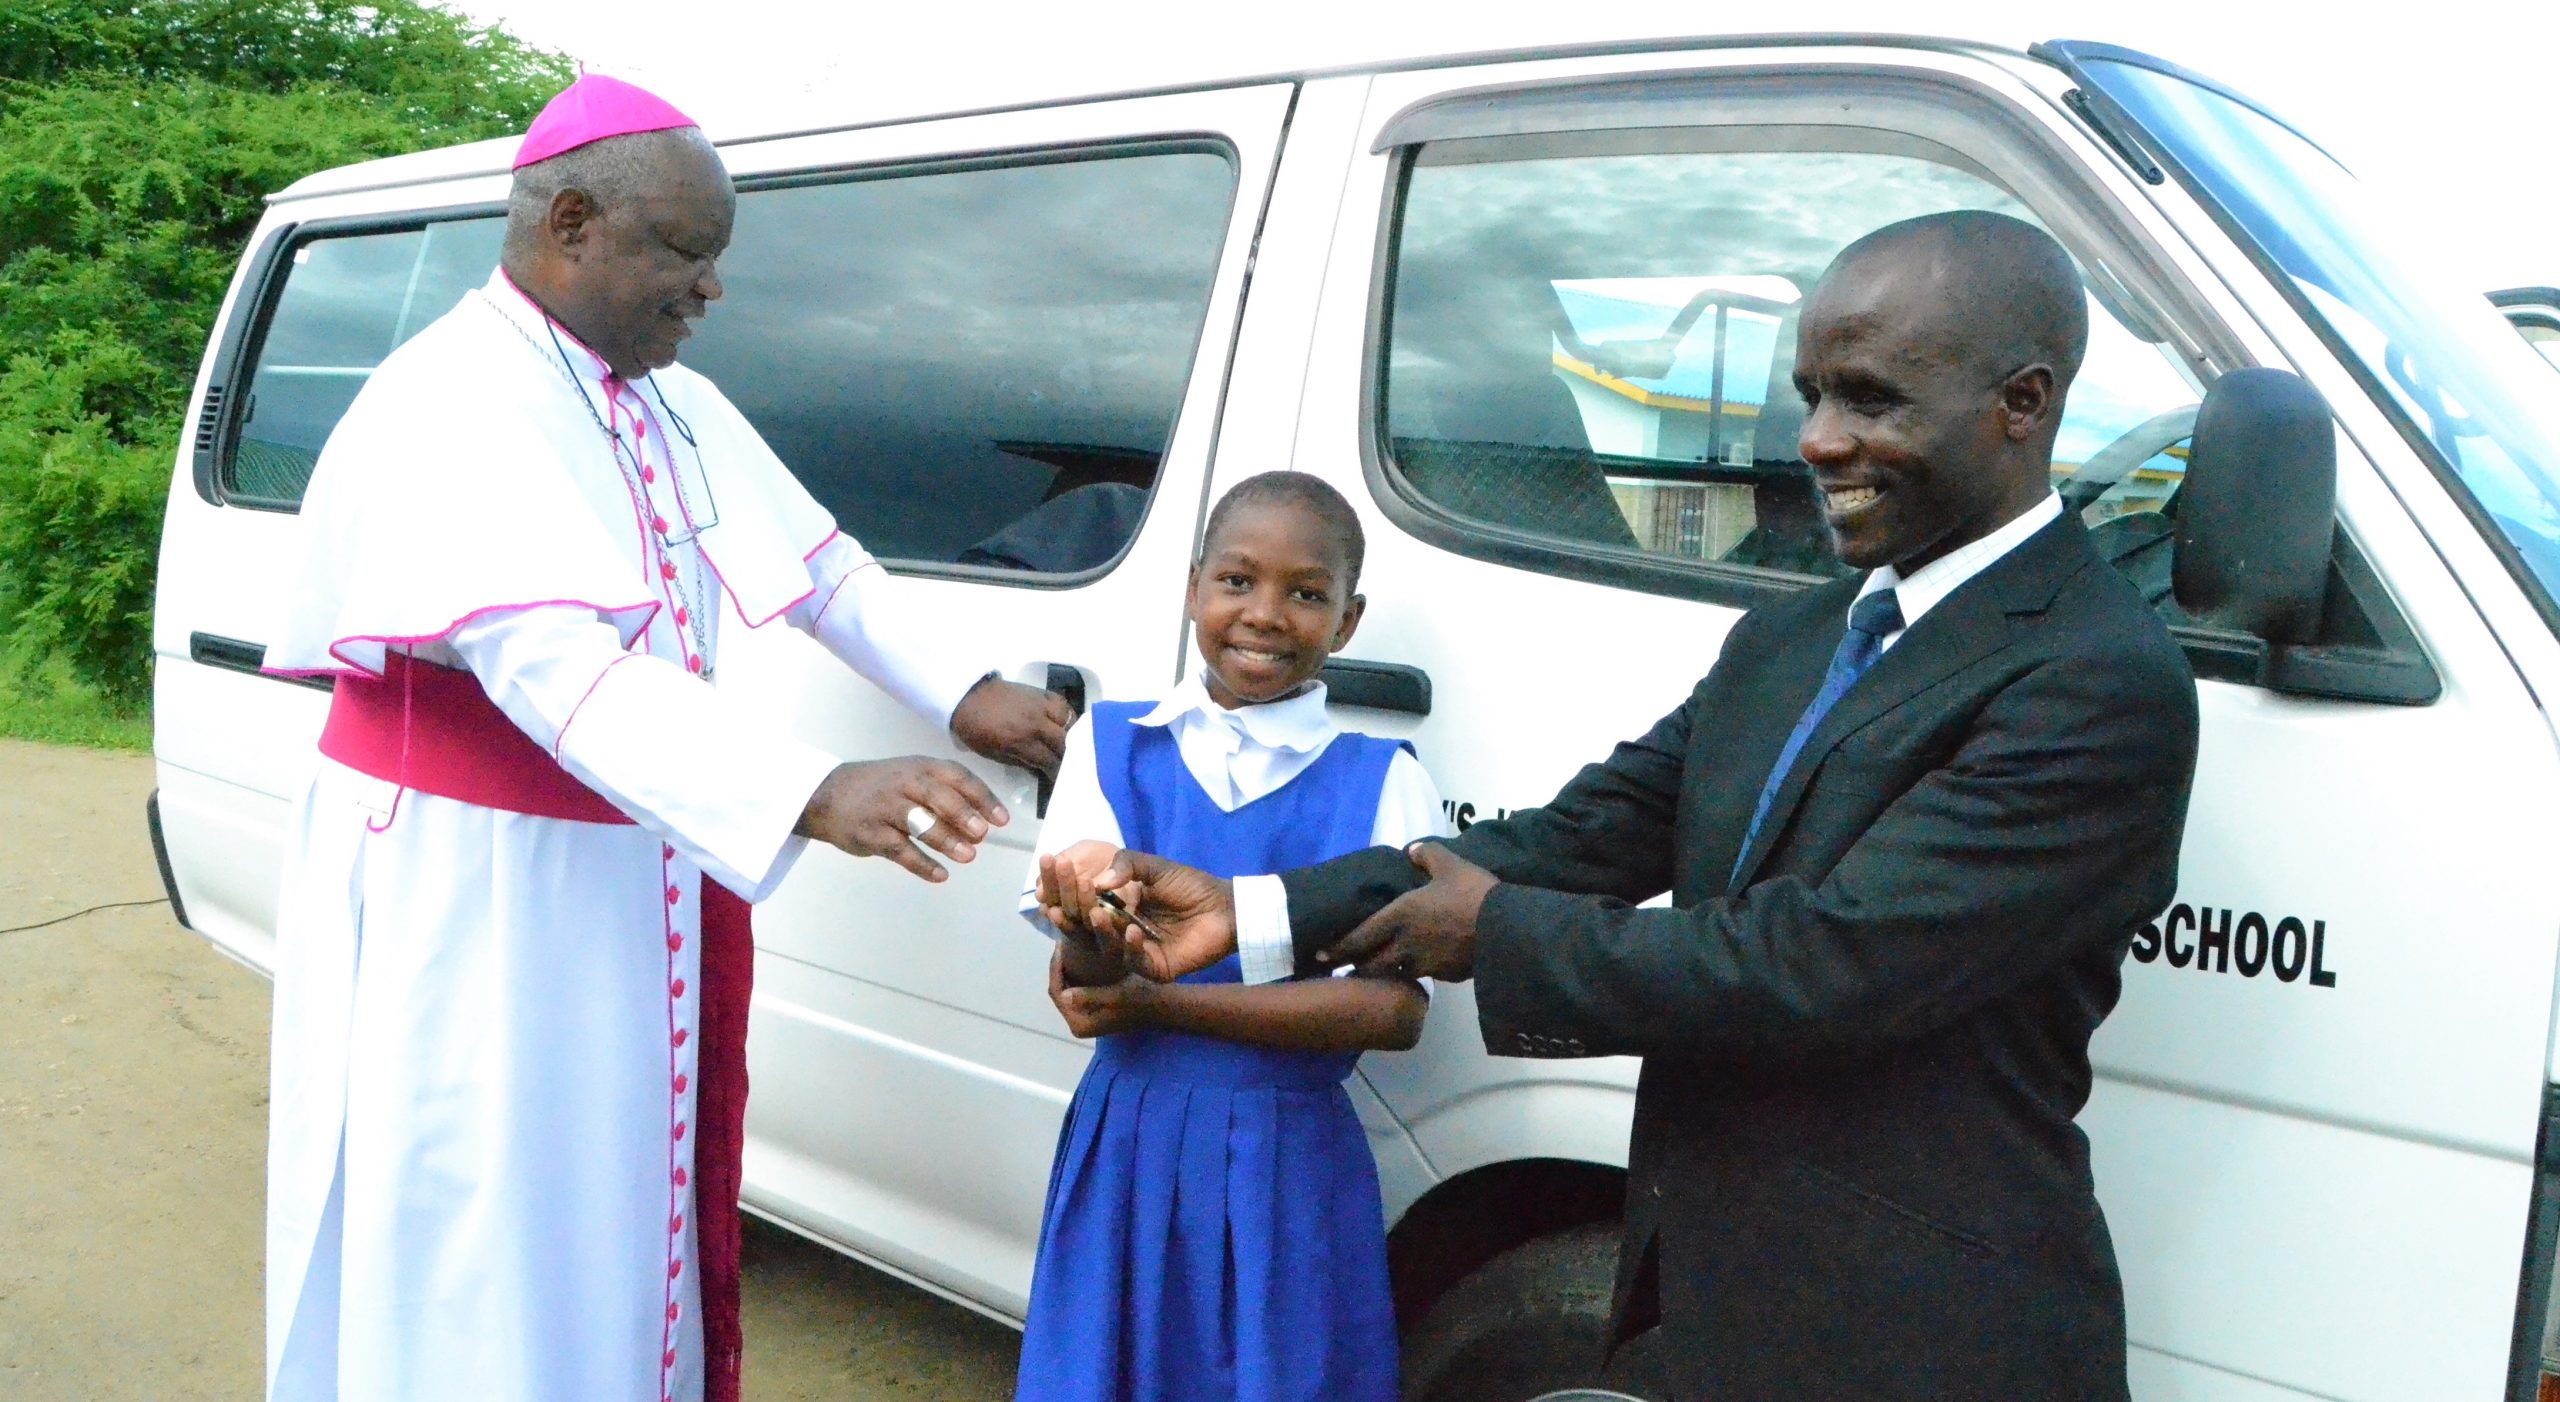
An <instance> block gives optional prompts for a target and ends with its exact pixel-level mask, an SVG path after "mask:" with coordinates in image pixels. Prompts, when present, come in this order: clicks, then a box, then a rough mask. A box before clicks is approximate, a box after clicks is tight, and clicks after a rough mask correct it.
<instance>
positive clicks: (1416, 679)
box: [1317, 657, 1431, 716]
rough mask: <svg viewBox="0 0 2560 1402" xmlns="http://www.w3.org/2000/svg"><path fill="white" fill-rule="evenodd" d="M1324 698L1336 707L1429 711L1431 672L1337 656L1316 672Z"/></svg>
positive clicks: (1416, 713) (1413, 712) (1411, 713)
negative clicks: (1321, 685) (1322, 688)
mask: <svg viewBox="0 0 2560 1402" xmlns="http://www.w3.org/2000/svg"><path fill="white" fill-rule="evenodd" d="M1317 677H1318V679H1319V680H1321V681H1322V682H1323V683H1324V687H1325V700H1327V701H1329V702H1332V703H1333V704H1334V705H1336V706H1366V707H1368V708H1369V709H1370V710H1373V711H1402V712H1404V713H1405V714H1406V715H1409V716H1427V715H1429V714H1431V674H1430V673H1429V672H1426V671H1424V670H1422V669H1421V668H1419V667H1412V666H1407V665H1406V664H1404V663H1402V662H1362V661H1358V660H1356V659H1353V658H1347V657H1337V658H1335V659H1333V660H1332V661H1330V662H1327V663H1326V664H1324V670H1323V671H1322V672H1320V673H1318V674H1317Z"/></svg>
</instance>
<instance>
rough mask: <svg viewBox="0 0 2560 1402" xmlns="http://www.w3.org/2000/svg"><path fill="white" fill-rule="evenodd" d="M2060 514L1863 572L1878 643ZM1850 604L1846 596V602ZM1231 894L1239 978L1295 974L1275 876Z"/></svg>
mask: <svg viewBox="0 0 2560 1402" xmlns="http://www.w3.org/2000/svg"><path fill="white" fill-rule="evenodd" d="M2061 515H2062V498H2061V497H2060V496H2057V495H2056V494H2054V493H2052V492H2047V493H2045V494H2044V497H2043V499H2042V500H2040V501H2038V502H2037V503H2036V504H2035V505H2033V506H2030V507H2028V508H2027V509H2026V510H2025V511H2022V512H2020V513H2019V514H2018V515H2017V516H2015V517H2013V518H2011V519H2010V521H2009V523H2008V524H2006V525H2004V526H2002V527H2000V528H1999V529H1998V530H1995V531H1993V532H1991V533H1990V534H1989V535H1986V536H1983V537H1982V538H1981V539H1979V540H1974V541H1970V542H1968V543H1966V544H1964V545H1959V546H1957V547H1956V548H1955V549H1953V550H1950V551H1948V552H1947V553H1946V554H1944V555H1941V556H1939V557H1938V558H1937V559H1935V560H1932V561H1930V562H1929V563H1927V564H1925V565H1922V566H1921V567H1920V568H1918V569H1916V570H1913V571H1912V572H1911V577H1910V578H1908V579H1905V578H1903V577H1902V574H1901V573H1900V572H1899V571H1897V570H1896V569H1894V567H1893V566H1891V565H1886V566H1884V567H1883V568H1881V569H1878V570H1874V571H1871V572H1869V574H1868V575H1867V578H1866V582H1865V583H1864V584H1862V585H1860V586H1859V588H1858V598H1860V599H1863V598H1865V597H1866V596H1867V595H1869V594H1872V593H1874V592H1876V591H1877V590H1879V589H1890V590H1892V591H1893V594H1894V602H1895V603H1897V604H1899V605H1900V606H1901V608H1902V627H1900V628H1897V629H1895V630H1894V631H1893V632H1891V633H1888V634H1886V635H1885V639H1884V643H1883V646H1884V647H1886V648H1890V647H1892V646H1893V645H1894V644H1895V643H1897V642H1899V641H1901V639H1902V635H1903V634H1904V633H1905V632H1908V631H1910V628H1911V625H1912V624H1914V623H1917V622H1919V621H1920V616H1921V615H1922V614H1925V613H1927V612H1928V611H1929V610H1931V609H1933V608H1936V607H1937V606H1938V605H1939V604H1941V603H1944V602H1945V601H1946V598H1947V596H1948V595H1950V594H1953V593H1954V592H1956V589H1957V588H1958V587H1959V586H1961V585H1962V584H1963V583H1964V582H1965V581H1966V580H1969V579H1971V578H1973V577H1974V576H1975V575H1978V574H1980V573H1982V572H1983V571H1984V570H1986V569H1989V568H1990V567H1991V565H1992V563H1993V562H1995V561H1997V560H1998V559H1999V558H2000V557H2001V556H2003V555H2006V554H2008V553H2009V552H2010V551H2012V550H2015V549H2017V548H2018V547H2019V546H2021V545H2023V544H2025V543H2026V540H2027V537H2029V536H2031V535H2034V534H2035V533H2036V532H2038V531H2040V530H2043V529H2044V528H2045V527H2046V526H2047V525H2048V524H2050V523H2052V522H2053V521H2054V520H2055V519H2057V518H2058V517H2060V516H2061ZM1855 602H1856V601H1855V600H1852V601H1851V603H1852V605H1854V604H1855ZM1235 892H1236V949H1237V952H1238V953H1239V954H1241V955H1242V956H1243V963H1244V977H1245V982H1247V983H1262V982H1268V981H1270V980H1272V979H1278V978H1287V977H1288V976H1289V975H1290V974H1292V973H1294V972H1296V970H1297V967H1298V952H1297V946H1296V943H1295V942H1294V940H1293V939H1292V932H1291V930H1290V928H1289V895H1288V891H1287V888H1285V887H1283V886H1282V885H1281V884H1280V878H1279V877H1277V876H1248V877H1240V878H1238V879H1237V881H1236V883H1235ZM1275 971H1276V972H1275Z"/></svg>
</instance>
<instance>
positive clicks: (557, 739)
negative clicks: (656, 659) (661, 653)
mask: <svg viewBox="0 0 2560 1402" xmlns="http://www.w3.org/2000/svg"><path fill="white" fill-rule="evenodd" d="M645 655H646V654H643V653H637V652H626V653H624V654H622V655H621V656H620V657H617V658H615V659H613V660H612V661H611V662H608V663H606V664H604V666H603V667H601V668H599V669H597V671H596V679H595V680H594V681H591V682H589V683H587V689H586V690H585V691H584V692H581V693H580V694H579V696H578V704H577V705H575V706H572V707H570V708H569V718H568V719H567V720H564V721H562V722H560V733H559V734H557V735H554V736H553V737H551V757H552V758H553V759H555V760H556V759H558V758H559V757H560V752H561V750H562V749H563V748H565V747H566V746H567V745H568V743H569V727H570V726H573V725H576V724H577V723H578V713H579V712H580V711H583V710H585V709H586V708H587V698H588V697H590V696H593V695H595V694H596V688H597V687H600V686H602V685H604V679H605V674H606V673H609V672H611V671H612V670H613V669H614V668H616V667H619V666H621V665H622V664H623V663H625V662H628V661H630V660H631V659H633V658H635V657H641V656H645Z"/></svg>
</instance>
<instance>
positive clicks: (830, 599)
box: [809, 550, 884, 632]
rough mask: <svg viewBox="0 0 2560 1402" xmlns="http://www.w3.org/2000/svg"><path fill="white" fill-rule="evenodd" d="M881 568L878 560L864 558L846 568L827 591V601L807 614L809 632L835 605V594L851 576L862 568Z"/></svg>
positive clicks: (838, 592)
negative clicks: (851, 566) (850, 567)
mask: <svg viewBox="0 0 2560 1402" xmlns="http://www.w3.org/2000/svg"><path fill="white" fill-rule="evenodd" d="M809 553H810V554H812V555H815V554H816V553H818V552H816V551H814V550H812V551H810V552H809ZM881 568H884V567H883V566H882V565H881V563H880V562H879V561H878V560H865V561H863V562H862V563H861V564H858V565H856V566H854V567H853V568H852V569H849V570H846V571H845V572H844V574H843V575H842V576H840V577H839V578H838V579H837V580H836V587H835V588H833V589H830V590H828V591H827V601H826V602H825V603H823V604H820V605H818V611H817V612H816V613H813V614H811V615H809V630H810V631H811V632H816V631H817V628H818V620H819V619H821V618H824V617H826V616H827V610H829V609H831V608H834V607H835V606H836V596H837V595H838V594H841V593H843V592H844V587H845V586H846V585H848V584H851V583H852V582H853V577H854V576H855V575H858V574H860V573H862V572H863V571H864V570H871V569H881Z"/></svg>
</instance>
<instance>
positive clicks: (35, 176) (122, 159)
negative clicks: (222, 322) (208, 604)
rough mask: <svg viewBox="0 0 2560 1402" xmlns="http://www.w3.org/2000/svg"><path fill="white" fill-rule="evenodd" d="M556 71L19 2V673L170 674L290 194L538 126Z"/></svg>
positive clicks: (406, 15)
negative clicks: (233, 299) (192, 553)
mask: <svg viewBox="0 0 2560 1402" xmlns="http://www.w3.org/2000/svg"><path fill="white" fill-rule="evenodd" d="M569 76H570V74H569V70H568V64H567V62H566V61H565V60H563V59H562V58H561V57H560V56H558V55H556V54H550V53H546V52H543V51H540V50H536V49H532V48H529V47H527V46H526V45H524V44H522V43H520V42H519V41H517V40H515V39H513V38H511V37H509V36H507V35H506V34H504V33H502V32H499V31H497V30H495V29H490V28H483V27H479V26H475V25H473V24H472V23H470V22H469V21H468V20H466V19H464V18H462V17H461V16H458V15H455V14H453V13H451V12H449V11H445V10H441V9H437V8H435V7H433V6H432V5H428V4H423V3H419V0H369V3H362V4H358V3H350V2H349V0H125V2H124V3H120V4H119V3H107V2H106V0H0V654H5V656H6V659H7V660H8V662H9V663H10V665H11V666H13V667H14V668H15V669H17V670H18V671H19V672H21V673H22V674H23V673H25V672H26V671H28V670H29V669H31V668H33V667H37V666H41V665H44V664H45V663H46V662H48V661H49V660H53V659H59V660H60V662H62V663H64V664H67V666H68V668H69V670H70V671H71V672H72V674H73V675H74V676H76V677H77V678H78V679H79V680H80V681H82V682H83V683H85V684H87V685H89V686H91V687H93V688H95V689H97V690H98V691H99V692H100V693H102V694H103V695H105V696H106V697H108V698H109V699H110V700H111V701H113V702H114V703H116V704H119V705H126V706H130V705H133V704H136V703H138V702H139V701H140V699H141V698H142V696H143V695H144V693H145V691H146V690H147V687H148V684H149V678H150V648H149V633H148V629H149V617H150V609H151V567H152V562H153V559H154V557H155V556H156V554H157V548H158V536H159V527H160V516H161V497H162V495H163V493H164V492H165V491H166V488H167V484H168V480H169V474H170V470H171V464H172V461H173V459H174V455H175V451H176V447H177V443H178V439H179V437H180V430H181V425H180V423H179V419H180V416H181V415H182V414H183V412H184V409H185V404H186V398H187V392H188V389H189V386H190V384H191V382H192V381H193V379H194V374H195V367H196V363H197V360H198V358H199V357H200V356H201V354H202V353H203V349H204V340H205V335H206V332H207V330H208V328H209V327H210V325H211V322H212V318H213V315H214V312H215V311H216V309H217V308H218V306H219V305H220V302H221V299H222V294H223V289H224V288H225V287H226V286H227V285H228V283H229V281H230V276H231V269H232V267H233V265H234V264H235V263H236V261H237V259H238V257H239V254H240V250H241V248H242V247H243V245H244V244H245V242H246V241H247V239H248V237H249V234H250V232H251V231H252V230H253V229H254V228H255V227H256V225H257V221H258V217H259V214H260V211H261V208H262V204H263V201H264V200H265V198H266V196H267V195H269V194H271V193H272V192H274V191H277V190H280V189H282V188H284V187H285V186H286V185H289V184H291V183H292V182H293V181H295V180H297V179H299V178H301V177H302V176H304V175H306V174H309V173H310V172H312V171H315V170H322V169H326V168H328V167H330V166H336V165H344V164H347V163H350V162H353V161H360V160H366V159H370V158H372V157H377V156H387V155H394V154H398V153H401V152H405V151H414V150H420V149H423V148H426V147H431V146H439V145H444V144H447V143H451V142H456V141H467V140H473V139H476V138H481V137H489V136H497V135H502V134H505V133H507V132H511V131H517V130H521V129H522V128H523V126H524V124H525V123H526V122H528V121H530V120H531V119H532V116H533V114H534V112H535V111H537V110H538V109H539V108H540V106H541V104H542V102H543V101H544V100H545V99H546V98H548V97H549V96H550V95H551V94H552V93H553V92H555V91H557V90H558V89H559V88H560V87H561V86H562V85H564V84H565V83H566V82H567V81H568V79H569Z"/></svg>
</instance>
